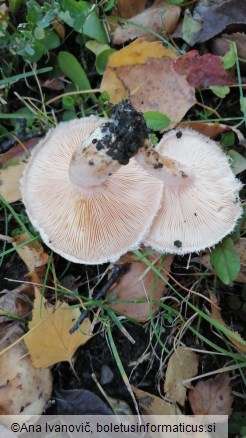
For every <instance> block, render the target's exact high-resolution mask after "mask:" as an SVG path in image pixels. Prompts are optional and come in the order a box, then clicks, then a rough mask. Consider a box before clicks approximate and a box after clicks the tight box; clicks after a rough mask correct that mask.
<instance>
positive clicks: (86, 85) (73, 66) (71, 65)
mask: <svg viewBox="0 0 246 438" xmlns="http://www.w3.org/2000/svg"><path fill="white" fill-rule="evenodd" d="M58 64H59V67H60V69H61V70H62V71H63V73H65V75H66V76H67V77H68V78H69V79H71V81H72V82H73V83H74V84H75V85H77V86H78V88H79V89H80V90H90V89H91V84H90V82H89V80H88V78H87V76H86V74H85V71H84V69H83V68H82V67H81V65H80V63H79V62H78V61H77V59H76V58H75V56H73V55H72V54H71V53H69V52H60V53H59V55H58Z"/></svg>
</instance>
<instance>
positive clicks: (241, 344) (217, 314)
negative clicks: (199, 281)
mask: <svg viewBox="0 0 246 438" xmlns="http://www.w3.org/2000/svg"><path fill="white" fill-rule="evenodd" d="M210 302H211V316H212V317H213V319H214V320H215V321H217V322H218V323H219V324H221V325H222V326H223V327H225V328H226V329H228V331H229V332H231V333H233V334H235V335H236V338H235V337H233V336H231V335H230V333H227V332H225V335H226V336H227V338H228V339H230V341H231V343H232V344H233V345H234V346H235V347H236V348H237V349H238V350H239V351H242V352H244V353H246V341H244V339H242V338H241V336H240V334H239V333H237V332H233V330H232V329H231V328H230V327H228V325H227V324H226V323H225V322H224V320H223V318H222V316H221V311H220V308H219V306H218V301H217V298H216V296H215V295H214V294H212V293H210Z"/></svg>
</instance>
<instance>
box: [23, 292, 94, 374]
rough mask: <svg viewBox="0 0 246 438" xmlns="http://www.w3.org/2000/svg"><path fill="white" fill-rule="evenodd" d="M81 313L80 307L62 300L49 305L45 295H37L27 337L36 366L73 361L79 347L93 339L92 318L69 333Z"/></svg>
mask: <svg viewBox="0 0 246 438" xmlns="http://www.w3.org/2000/svg"><path fill="white" fill-rule="evenodd" d="M79 316H80V311H79V309H78V308H71V307H69V306H68V304H66V303H61V302H59V301H57V302H56V305H55V306H49V305H48V302H47V301H46V300H45V298H43V299H42V298H41V296H40V295H39V294H38V295H37V297H36V299H35V301H34V308H33V316H32V320H31V322H30V323H29V326H28V327H29V332H27V334H26V336H25V339H24V340H25V344H26V346H27V348H28V351H29V354H30V356H31V359H32V363H33V365H34V366H35V367H37V368H46V367H48V366H51V365H53V364H55V363H58V362H62V361H68V362H71V358H72V356H73V354H74V353H75V351H76V350H77V348H78V347H79V346H80V345H83V344H85V343H86V342H87V341H88V340H89V339H90V335H89V330H90V326H91V323H90V320H89V319H88V318H87V319H85V321H84V322H83V323H82V325H81V326H80V328H79V330H77V331H75V332H74V333H73V334H70V333H69V330H70V329H71V327H72V326H73V324H74V322H75V321H76V320H77V319H78V318H79Z"/></svg>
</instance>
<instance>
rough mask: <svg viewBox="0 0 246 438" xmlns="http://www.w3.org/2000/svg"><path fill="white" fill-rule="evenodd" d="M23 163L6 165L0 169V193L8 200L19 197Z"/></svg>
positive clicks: (15, 199)
mask: <svg viewBox="0 0 246 438" xmlns="http://www.w3.org/2000/svg"><path fill="white" fill-rule="evenodd" d="M23 168H24V163H23V162H22V161H19V163H18V164H16V165H12V166H8V167H7V168H6V169H2V170H0V194H1V196H3V197H4V199H6V201H8V202H10V203H11V202H16V201H19V199H21V192H20V178H21V175H22V172H23Z"/></svg>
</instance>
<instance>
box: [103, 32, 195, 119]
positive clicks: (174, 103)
mask: <svg viewBox="0 0 246 438" xmlns="http://www.w3.org/2000/svg"><path fill="white" fill-rule="evenodd" d="M175 56H176V55H175V53H174V52H173V51H172V50H170V49H166V48H165V47H163V45H162V44H161V43H160V42H147V41H144V40H142V39H139V40H136V41H134V42H133V43H131V44H129V45H128V46H127V47H126V48H124V49H121V50H119V51H118V52H115V53H113V55H111V57H110V58H109V62H108V65H107V68H106V70H105V73H104V76H103V79H102V83H101V90H106V91H108V93H109V94H110V101H111V102H112V103H113V104H116V103H118V102H120V101H121V100H122V99H125V98H127V97H128V94H129V92H130V94H131V103H132V105H133V106H134V107H135V108H137V109H138V110H139V111H142V112H145V111H159V112H161V113H164V114H165V115H166V116H168V117H169V119H170V120H171V121H172V122H173V123H174V124H176V123H178V122H179V121H180V120H181V119H182V118H183V116H184V115H185V113H186V112H187V111H188V110H189V109H190V108H191V106H193V105H194V104H195V103H196V99H195V91H194V88H193V87H191V86H190V85H189V84H188V83H187V81H186V78H185V77H184V76H181V75H179V74H177V73H175V71H174V69H173V63H172V59H174V57H175Z"/></svg>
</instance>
